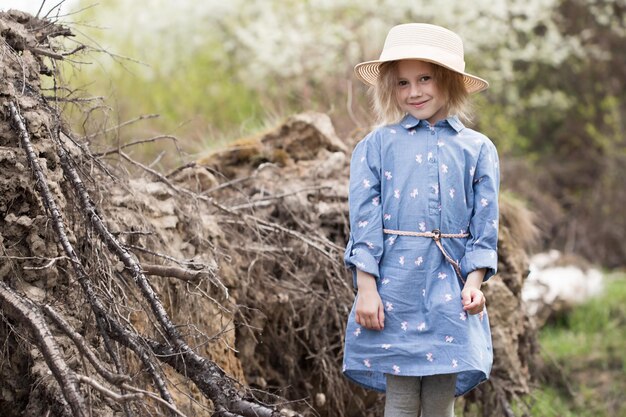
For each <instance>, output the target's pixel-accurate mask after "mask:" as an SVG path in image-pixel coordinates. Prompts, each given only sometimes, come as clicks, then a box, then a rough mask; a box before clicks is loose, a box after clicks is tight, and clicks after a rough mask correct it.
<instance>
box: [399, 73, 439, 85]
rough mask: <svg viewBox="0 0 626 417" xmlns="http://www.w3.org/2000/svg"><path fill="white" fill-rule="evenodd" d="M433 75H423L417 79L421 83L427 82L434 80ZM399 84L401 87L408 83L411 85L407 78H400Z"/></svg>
mask: <svg viewBox="0 0 626 417" xmlns="http://www.w3.org/2000/svg"><path fill="white" fill-rule="evenodd" d="M432 78H433V77H431V76H430V75H424V76H422V77H420V78H419V79H418V80H417V81H418V82H419V83H421V84H424V83H427V82H428V81H430V80H432ZM398 85H399V86H400V87H405V86H407V85H409V82H408V81H407V80H400V81H398Z"/></svg>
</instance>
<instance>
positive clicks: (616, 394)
mask: <svg viewBox="0 0 626 417" xmlns="http://www.w3.org/2000/svg"><path fill="white" fill-rule="evenodd" d="M539 342H540V346H541V355H542V359H543V360H544V362H545V364H546V369H545V370H544V372H543V374H544V381H543V382H542V383H541V385H540V386H539V387H537V388H535V389H534V391H533V392H532V393H531V395H530V397H529V398H528V399H527V401H526V402H527V403H528V404H529V405H530V411H529V413H528V414H529V415H530V416H533V417H570V416H572V417H573V416H576V417H626V400H625V397H626V394H625V392H626V274H624V273H611V274H607V275H606V288H605V291H604V293H603V294H602V295H601V296H598V297H596V298H594V299H592V300H589V301H588V302H587V303H585V304H583V305H581V306H578V307H576V308H575V309H574V310H573V311H572V312H570V313H569V314H567V315H565V316H563V317H562V318H561V319H559V320H558V321H557V323H556V324H552V325H549V326H546V327H544V328H543V329H542V330H541V332H540V335H539ZM520 415H522V414H521V413H520Z"/></svg>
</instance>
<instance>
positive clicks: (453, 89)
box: [343, 23, 499, 417]
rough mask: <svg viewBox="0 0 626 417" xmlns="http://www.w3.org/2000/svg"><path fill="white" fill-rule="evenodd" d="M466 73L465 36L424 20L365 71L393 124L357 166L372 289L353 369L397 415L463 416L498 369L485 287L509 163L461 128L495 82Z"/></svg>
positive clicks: (370, 139) (353, 317)
mask: <svg viewBox="0 0 626 417" xmlns="http://www.w3.org/2000/svg"><path fill="white" fill-rule="evenodd" d="M464 69H465V62H464V60H463V44H462V41H461V39H460V38H459V37H458V36H457V35H456V34H455V33H453V32H451V31H449V30H447V29H444V28H442V27H439V26H433V25H428V24H417V23H412V24H404V25H399V26H396V27H394V28H392V29H391V31H390V32H389V34H388V35H387V39H386V41H385V45H384V48H383V51H382V54H381V57H380V59H379V60H377V61H369V62H364V63H361V64H358V65H357V66H356V67H355V72H356V75H357V76H358V77H359V78H360V79H361V80H362V81H364V82H365V83H366V84H369V85H371V86H372V87H371V88H372V91H373V102H374V109H375V111H376V113H377V114H378V116H379V119H380V120H379V121H380V122H381V125H382V127H379V128H378V129H376V130H374V131H373V132H371V133H370V134H368V135H367V136H366V137H365V138H364V139H363V140H362V141H360V142H359V143H358V144H357V145H356V147H355V149H354V153H353V155H352V162H351V165H350V198H349V200H350V228H351V232H350V240H349V242H348V245H347V248H346V253H345V262H346V265H347V266H348V267H350V268H351V269H352V270H353V272H354V283H355V286H356V288H357V290H358V292H357V295H356V299H355V303H354V306H353V309H352V311H351V313H350V316H349V318H348V325H347V329H346V340H345V355H344V365H343V370H344V373H345V375H346V376H347V377H348V378H349V379H351V380H352V381H354V382H357V383H358V384H360V385H362V386H364V387H366V388H371V389H374V390H378V391H385V392H386V401H385V416H386V417H397V416H407V417H408V416H410V417H416V416H418V413H419V412H420V410H421V413H422V414H421V416H422V417H432V416H437V417H439V416H453V413H454V410H453V408H454V397H455V396H459V395H462V394H464V393H466V392H468V391H470V390H471V389H472V388H474V387H475V386H476V385H478V384H479V383H481V382H482V381H484V380H486V379H487V377H488V376H489V372H490V370H491V363H492V358H493V351H492V346H491V334H490V331H489V320H488V318H487V312H486V310H485V309H484V306H485V297H484V295H483V293H482V292H481V290H480V286H481V284H482V282H483V281H485V280H487V279H489V278H490V277H491V276H492V275H494V274H495V273H496V267H497V254H496V247H497V239H498V188H499V169H498V155H497V152H496V148H495V147H494V145H493V143H492V142H491V141H490V140H489V139H488V138H487V137H485V136H484V135H482V134H480V133H478V132H476V131H474V130H472V129H469V128H467V127H465V126H464V125H463V123H461V121H460V120H459V117H458V116H464V106H465V104H466V102H467V99H468V96H469V94H472V93H475V92H478V91H481V90H484V89H485V88H487V87H488V83H487V82H486V81H484V80H482V79H480V78H478V77H475V76H473V75H470V74H467V73H465V72H464Z"/></svg>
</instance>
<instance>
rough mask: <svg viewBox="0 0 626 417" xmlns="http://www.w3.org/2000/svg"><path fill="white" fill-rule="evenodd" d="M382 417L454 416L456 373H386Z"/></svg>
mask: <svg viewBox="0 0 626 417" xmlns="http://www.w3.org/2000/svg"><path fill="white" fill-rule="evenodd" d="M386 377H387V394H386V396H385V417H419V415H420V414H419V411H420V410H422V413H421V417H454V385H455V384H456V374H444V375H432V376H423V377H419V376H399V375H390V374H386Z"/></svg>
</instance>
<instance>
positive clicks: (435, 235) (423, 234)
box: [383, 229, 469, 284]
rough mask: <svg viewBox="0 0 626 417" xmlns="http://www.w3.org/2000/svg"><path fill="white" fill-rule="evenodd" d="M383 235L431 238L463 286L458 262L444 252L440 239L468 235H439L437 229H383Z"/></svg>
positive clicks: (467, 234)
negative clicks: (426, 230) (421, 230)
mask: <svg viewBox="0 0 626 417" xmlns="http://www.w3.org/2000/svg"><path fill="white" fill-rule="evenodd" d="M383 233H386V234H388V235H398V236H416V237H429V238H431V239H432V240H434V241H435V244H436V245H437V247H438V248H439V250H440V251H441V253H442V254H443V257H444V258H446V260H447V261H448V262H450V264H451V265H452V267H453V268H454V270H455V271H456V274H457V275H458V276H459V278H460V279H461V282H463V284H465V280H464V279H463V276H462V275H461V267H460V266H459V264H458V262H456V261H455V260H454V259H452V258H451V257H450V255H448V252H446V250H445V249H444V248H443V245H442V244H441V239H442V238H452V239H454V238H464V237H468V236H469V233H441V230H439V229H435V230H433V231H432V232H408V231H405V230H393V229H383Z"/></svg>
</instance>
